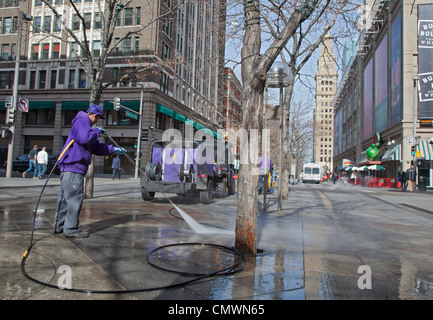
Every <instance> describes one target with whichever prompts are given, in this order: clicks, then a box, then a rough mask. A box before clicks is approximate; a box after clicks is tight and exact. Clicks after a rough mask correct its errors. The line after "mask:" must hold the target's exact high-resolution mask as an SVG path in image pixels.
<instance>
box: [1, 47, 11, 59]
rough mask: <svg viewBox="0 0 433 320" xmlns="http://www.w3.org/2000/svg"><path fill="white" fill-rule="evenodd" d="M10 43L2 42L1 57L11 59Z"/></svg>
mask: <svg viewBox="0 0 433 320" xmlns="http://www.w3.org/2000/svg"><path fill="white" fill-rule="evenodd" d="M9 48H10V45H9V43H6V44H2V52H1V58H2V60H9V57H10V54H9Z"/></svg>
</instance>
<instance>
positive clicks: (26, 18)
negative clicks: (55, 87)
mask: <svg viewBox="0 0 433 320" xmlns="http://www.w3.org/2000/svg"><path fill="white" fill-rule="evenodd" d="M32 20H33V17H32V16H31V15H29V14H25V13H24V12H22V11H20V12H19V15H18V39H17V50H16V54H15V73H14V86H13V90H12V112H14V113H15V112H16V111H17V106H18V78H19V73H20V56H21V40H22V39H21V38H22V33H23V22H24V21H32ZM10 131H11V140H10V142H9V146H8V158H7V165H6V178H10V177H12V165H13V157H14V141H15V134H14V133H15V119H13V121H12V124H11V126H10Z"/></svg>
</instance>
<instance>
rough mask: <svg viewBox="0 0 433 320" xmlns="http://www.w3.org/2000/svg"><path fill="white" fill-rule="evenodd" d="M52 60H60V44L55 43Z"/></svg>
mask: <svg viewBox="0 0 433 320" xmlns="http://www.w3.org/2000/svg"><path fill="white" fill-rule="evenodd" d="M52 58H53V59H59V58H60V43H59V42H56V43H53V53H52Z"/></svg>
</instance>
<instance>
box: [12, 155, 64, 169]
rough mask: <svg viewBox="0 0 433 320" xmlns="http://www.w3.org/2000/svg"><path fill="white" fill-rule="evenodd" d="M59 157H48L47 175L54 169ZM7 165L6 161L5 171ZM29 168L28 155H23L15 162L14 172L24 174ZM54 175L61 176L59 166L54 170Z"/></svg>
mask: <svg viewBox="0 0 433 320" xmlns="http://www.w3.org/2000/svg"><path fill="white" fill-rule="evenodd" d="M57 157H58V156H57V155H54V154H49V155H48V169H47V172H46V174H49V173H50V172H51V170H52V169H53V167H54V165H55V164H56V161H57ZM6 165H7V161H5V163H4V167H5V169H6ZM28 168H29V158H28V156H27V154H22V155H20V156H18V157H16V158H15V159H14V160H13V165H12V171H18V172H24V171H26V170H27V169H28ZM54 174H60V168H59V167H58V166H57V167H56V169H55V170H54Z"/></svg>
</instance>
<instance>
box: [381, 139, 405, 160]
mask: <svg viewBox="0 0 433 320" xmlns="http://www.w3.org/2000/svg"><path fill="white" fill-rule="evenodd" d="M382 161H401V143H395V144H393V145H391V146H389V148H388V149H386V151H385V153H384V154H383V156H382Z"/></svg>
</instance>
